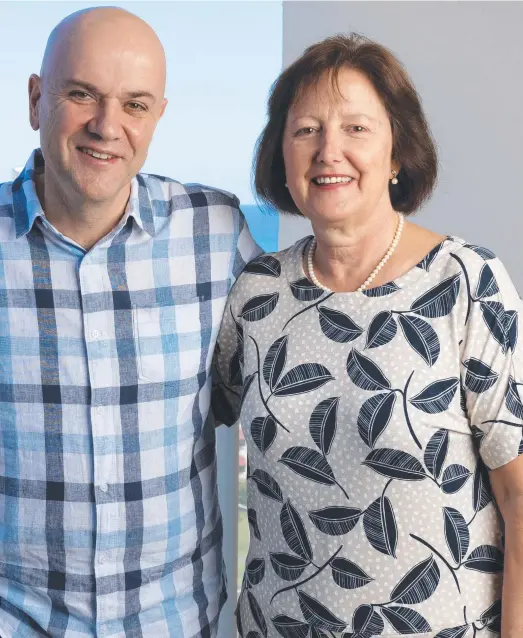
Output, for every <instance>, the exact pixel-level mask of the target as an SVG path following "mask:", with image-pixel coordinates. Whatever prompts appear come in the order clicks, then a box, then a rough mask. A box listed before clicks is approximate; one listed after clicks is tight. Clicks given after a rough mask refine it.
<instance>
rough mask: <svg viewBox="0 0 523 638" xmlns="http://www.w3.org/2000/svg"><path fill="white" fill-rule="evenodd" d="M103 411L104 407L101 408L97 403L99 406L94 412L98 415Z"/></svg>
mask: <svg viewBox="0 0 523 638" xmlns="http://www.w3.org/2000/svg"><path fill="white" fill-rule="evenodd" d="M103 413H104V409H103V408H102V406H101V405H99V406H98V407H97V408H96V414H98V416H102V414H103Z"/></svg>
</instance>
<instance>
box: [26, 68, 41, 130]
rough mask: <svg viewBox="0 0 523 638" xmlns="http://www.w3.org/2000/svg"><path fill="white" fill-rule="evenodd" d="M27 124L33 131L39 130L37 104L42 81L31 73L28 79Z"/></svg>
mask: <svg viewBox="0 0 523 638" xmlns="http://www.w3.org/2000/svg"><path fill="white" fill-rule="evenodd" d="M28 89H29V122H30V124H31V128H32V129H33V131H38V129H39V128H40V118H39V108H38V107H39V102H40V98H41V97H42V79H41V78H40V77H39V76H38V75H36V74H35V73H33V74H32V75H31V77H30V78H29V86H28Z"/></svg>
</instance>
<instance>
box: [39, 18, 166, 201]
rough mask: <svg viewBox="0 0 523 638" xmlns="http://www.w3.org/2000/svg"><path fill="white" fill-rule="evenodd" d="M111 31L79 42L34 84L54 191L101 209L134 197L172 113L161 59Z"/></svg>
mask: <svg viewBox="0 0 523 638" xmlns="http://www.w3.org/2000/svg"><path fill="white" fill-rule="evenodd" d="M109 26H110V25H108V26H107V27H103V26H102V27H100V28H98V29H97V30H96V31H94V30H93V29H91V30H90V31H89V32H87V30H85V33H84V34H82V33H80V35H79V36H78V35H77V36H76V37H71V38H70V41H71V42H70V44H68V45H64V46H61V50H60V51H59V52H58V53H57V54H56V55H55V59H54V60H52V63H51V64H49V67H50V69H49V71H44V74H43V77H42V78H38V77H37V76H32V77H31V80H30V86H29V88H30V101H31V124H32V126H33V128H34V129H39V130H40V142H41V148H42V153H43V156H44V160H45V165H46V185H47V184H51V185H52V186H53V187H54V188H55V190H57V192H59V193H60V194H61V195H62V197H64V198H65V200H66V201H67V200H68V199H69V198H70V199H71V201H72V202H73V201H76V202H78V200H80V201H81V202H86V203H88V202H92V203H93V204H94V203H96V204H97V205H99V204H101V203H104V202H111V201H114V200H115V199H116V198H118V195H119V194H125V192H127V194H128V189H129V184H130V181H131V179H132V178H133V177H134V175H136V173H138V172H139V170H140V169H141V167H142V166H143V164H144V162H145V159H146V157H147V151H148V148H149V144H150V142H151V138H152V136H153V133H154V130H155V128H156V124H157V123H158V120H159V119H160V117H161V116H162V114H163V111H164V109H165V105H166V100H165V99H164V97H163V94H164V80H165V78H164V71H163V65H162V64H161V62H159V61H158V60H157V57H158V56H157V51H156V50H154V47H153V48H152V49H153V50H152V51H151V50H148V48H147V46H141V43H140V40H139V38H136V39H133V38H132V37H131V36H130V35H129V34H128V35H127V36H126V35H125V33H119V32H118V31H117V30H116V29H113V30H112V32H111V30H110V28H109ZM115 31H116V32H115ZM73 40H74V41H73ZM63 49H66V51H65V52H64V50H63ZM149 49H151V47H149Z"/></svg>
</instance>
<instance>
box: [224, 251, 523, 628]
mask: <svg viewBox="0 0 523 638" xmlns="http://www.w3.org/2000/svg"><path fill="white" fill-rule="evenodd" d="M449 245H450V246H452V248H449ZM456 245H457V246H458V249H456ZM462 248H463V243H462V242H459V243H458V244H457V243H456V241H455V240H454V239H453V238H448V239H447V240H445V241H444V242H441V244H439V245H438V246H436V247H435V248H434V249H433V250H432V251H431V252H430V253H429V254H428V255H426V256H425V258H424V259H422V261H421V262H420V263H419V264H418V265H417V266H418V268H416V269H414V271H413V272H412V273H409V274H408V276H405V277H404V278H402V279H401V283H400V281H399V280H398V283H400V285H398V283H395V282H391V283H389V284H386V285H384V286H380V287H378V288H374V289H371V290H367V291H365V293H363V294H361V295H360V296H358V295H356V296H350V297H349V296H346V295H341V294H337V293H326V291H324V290H321V289H320V288H318V287H316V286H314V285H313V284H312V283H311V282H310V281H309V280H308V279H307V278H306V277H303V271H302V267H303V266H302V262H301V256H302V255H301V253H300V261H299V265H298V268H295V267H294V266H292V264H291V266H292V267H290V266H289V264H290V261H289V255H292V254H293V253H292V249H291V251H286V252H285V253H281V254H280V255H281V257H280V255H277V256H276V257H279V259H276V258H274V257H271V256H270V255H264V256H263V257H260V258H258V259H256V260H255V261H254V262H251V264H250V265H249V266H248V268H247V272H248V273H250V275H249V277H248V278H247V281H248V285H247V286H246V285H245V284H243V288H242V278H240V281H239V282H238V285H237V286H236V287H235V292H233V295H232V296H231V299H232V301H231V303H230V304H229V307H228V308H227V312H226V314H225V315H224V320H226V321H227V323H228V326H227V330H229V332H228V333H227V334H226V338H225V339H223V340H221V337H220V342H219V343H218V344H217V348H216V353H217V356H218V358H219V360H220V363H219V369H218V371H217V374H216V377H215V379H214V381H215V385H217V386H218V390H217V391H216V392H215V393H214V394H213V396H212V403H213V408H214V409H215V414H217V413H218V414H219V413H220V412H221V414H222V415H225V416H226V418H227V419H228V421H229V422H230V423H232V422H234V421H237V420H238V414H237V410H238V405H237V404H238V402H239V401H240V399H241V401H242V405H243V408H242V413H241V415H240V416H241V423H242V427H243V429H244V433H245V435H246V436H245V439H246V441H247V444H248V447H249V461H248V467H247V478H248V480H250V481H251V482H252V485H251V486H250V487H249V490H248V499H249V509H248V511H247V518H248V522H249V527H250V533H251V549H250V553H249V556H248V559H247V565H246V569H245V575H244V581H243V585H242V589H241V593H240V603H239V608H238V611H237V624H238V629H239V631H240V633H241V635H244V636H245V637H246V638H268V636H269V635H270V636H272V635H278V636H283V637H284V638H330V636H333V635H334V634H335V635H337V636H338V635H340V636H341V635H343V638H372V637H373V636H380V635H382V634H387V635H388V633H391V634H392V633H394V634H395V635H397V634H400V635H408V634H410V635H412V634H418V635H419V634H423V635H425V634H426V633H428V632H430V635H431V636H432V635H437V638H468V636H469V634H471V633H474V631H476V633H478V635H479V633H483V629H484V630H485V631H486V632H487V633H488V631H490V632H496V631H497V632H498V633H499V631H500V623H501V605H500V601H499V600H496V601H495V602H494V599H495V598H496V599H498V598H499V597H500V594H501V590H500V587H499V586H498V584H499V585H500V584H501V582H502V579H501V578H494V579H492V577H491V575H495V576H496V575H497V574H501V573H502V570H503V553H502V548H503V546H504V541H503V538H502V540H501V542H500V543H499V547H498V543H497V541H496V546H494V545H491V544H490V543H491V542H492V540H491V539H493V538H496V539H497V538H498V536H500V535H501V534H502V530H501V529H500V528H499V526H498V524H497V522H496V521H497V520H498V519H497V518H496V516H495V510H494V505H493V496H492V488H491V486H490V481H489V469H488V468H487V466H486V465H485V463H484V462H483V461H482V460H481V458H480V456H479V450H480V448H481V454H482V455H483V456H485V458H486V459H487V460H488V463H489V465H492V466H493V467H496V465H495V463H496V462H497V463H498V464H499V462H501V461H505V462H506V460H508V459H509V457H507V453H508V452H509V450H510V453H511V454H512V455H513V456H515V455H516V454H517V453H519V454H523V425H522V424H523V402H522V400H521V397H520V394H521V393H520V390H519V385H521V384H520V383H518V380H519V379H520V377H522V375H521V373H520V372H519V370H518V368H517V365H514V364H515V363H516V362H517V361H518V358H517V356H515V357H511V354H512V353H515V354H519V353H518V351H517V350H518V349H519V348H520V345H519V344H518V328H519V326H518V322H519V320H518V313H517V311H516V310H514V308H518V307H519V303H520V302H519V300H516V298H515V296H514V292H513V291H512V290H511V289H510V287H508V288H507V290H505V289H504V282H505V278H504V277H503V278H500V279H499V280H498V281H496V277H495V276H494V273H497V272H498V270H497V266H496V267H495V266H494V265H493V264H490V263H489V264H487V263H486V262H487V261H488V260H490V259H493V258H494V256H493V255H492V254H491V253H489V251H485V250H483V249H481V248H477V247H474V246H469V248H470V249H469V250H468V251H467V250H462ZM478 256H479V257H478ZM292 258H293V259H294V257H292ZM420 271H425V272H420ZM500 272H502V269H501V271H500ZM284 273H285V276H284ZM252 275H259V276H254V277H253V276H252ZM289 275H290V276H289ZM403 282H405V285H403ZM400 286H401V291H400ZM238 290H240V292H238ZM396 293H398V294H396ZM502 298H503V303H500V301H501V299H502ZM498 299H499V301H498ZM505 304H506V306H505ZM505 308H506V309H505ZM316 316H317V317H318V318H317V319H316ZM246 330H247V331H246ZM399 331H400V332H401V335H400V336H398V332H399ZM247 336H248V338H249V343H250V341H251V340H252V341H253V343H254V348H251V347H249V348H247V349H245V350H244V340H245V339H246V338H247ZM358 339H359V341H358ZM357 344H359V345H357ZM354 346H356V347H354ZM506 353H508V356H502V355H505V354H506ZM340 357H341V358H340ZM309 361H310V363H309ZM511 362H512V363H511ZM509 365H511V366H512V367H511V368H510V369H509V367H508V366H509ZM343 366H345V370H346V372H347V374H346V375H345V374H344V372H343ZM510 373H511V374H512V376H511V377H510V378H509V380H508V384H507V385H506V386H505V384H506V383H507V382H506V379H507V378H508V377H509V374H510ZM445 377H446V378H445ZM242 380H243V390H242V393H241V396H240V392H239V391H238V388H239V387H241V385H242ZM522 380H523V379H522ZM501 382H503V388H501V385H500V384H501ZM251 385H252V386H253V387H252V388H251ZM499 392H505V395H504V398H503V399H502V403H503V402H504V403H503V405H501V406H500V401H499ZM312 393H313V394H312ZM457 395H458V396H457ZM501 396H502V397H503V394H502V395H501ZM458 399H459V401H458ZM508 413H510V414H508ZM469 415H471V416H470V417H469ZM471 418H474V423H476V424H477V425H473V423H472V422H470V419H471ZM463 419H466V420H467V421H468V423H469V427H470V434H471V436H470V437H465V436H464V435H465V434H466V432H463V431H462V425H461V423H467V421H464V420H463ZM453 423H454V424H457V427H456V425H453ZM280 428H281V429H280ZM438 428H439V429H438ZM356 429H357V433H356ZM502 437H504V438H502ZM466 438H467V439H468V441H469V442H470V443H471V445H462V444H463V443H465V439H466ZM496 445H498V446H499V445H503V454H502V453H501V450H497V449H496ZM276 448H278V449H277V454H275V449H276ZM276 479H277V480H276ZM426 479H427V480H426ZM421 481H425V483H424V484H422V485H421V484H420V485H416V486H412V485H409V482H416V483H419V482H421ZM345 486H346V487H347V489H348V491H349V492H350V499H349V495H348V493H347V492H346V491H345V489H344V487H345ZM438 491H439V493H438ZM342 493H343V494H342ZM407 498H409V499H411V500H413V501H414V503H413V508H412V510H411V511H406V510H405V503H406V499H407ZM422 500H423V501H424V507H425V510H426V513H427V512H430V513H431V515H432V516H433V520H430V519H429V520H427V518H426V517H425V516H423V517H422V516H421V511H419V510H418V503H421V501H422ZM347 502H348V503H350V505H351V507H347V506H346V505H345V503H347ZM253 506H254V507H253ZM471 506H472V509H471ZM484 509H485V510H487V513H486V514H485V515H483V516H481V517H479V516H477V514H478V513H480V512H481V511H483V510H484ZM278 515H279V517H280V524H279V525H278V524H277V518H276V517H277V516H278ZM438 517H439V518H438ZM360 522H361V526H360V528H359V529H358V523H360ZM275 523H276V524H275ZM442 523H443V525H442ZM424 526H428V527H427V529H431V530H433V533H432V534H431V533H429V534H428V536H427V534H426V533H424V532H423V531H422V529H425V527H424ZM265 530H267V532H266V531H265ZM262 532H263V539H262ZM442 533H443V536H444V539H443V538H442ZM420 534H421V536H420ZM275 535H276V536H275ZM349 535H350V536H349ZM363 537H364V540H363V545H362V542H361V541H362V538H363ZM438 539H439V540H438ZM413 542H414V543H419V545H413ZM472 542H473V543H474V544H473V545H472V546H471V543H472ZM431 543H433V544H434V547H433V546H432V545H431ZM420 546H423V547H425V550H423V549H422V550H421V551H426V550H428V552H427V553H426V554H425V555H423V554H422V556H421V557H418V558H416V559H415V560H412V556H418V555H417V554H413V553H412V552H411V551H410V549H412V548H413V547H417V548H418V550H419V548H420ZM344 548H345V551H343V550H344ZM500 548H501V549H500ZM269 550H271V551H269ZM380 554H382V555H383V556H382V558H381V559H380V558H379V555H380ZM422 559H423V560H422ZM419 561H421V562H419ZM380 562H382V563H383V565H386V569H387V572H388V573H389V576H391V575H392V581H390V580H389V579H387V582H390V585H388V587H389V589H388V590H387V588H386V589H385V591H386V592H390V596H389V597H387V594H385V596H383V585H384V581H383V582H381V584H380V579H383V573H382V572H383V570H382V568H380V567H379V563H380ZM415 563H417V564H416V565H414V564H415ZM413 565H414V567H413ZM440 570H441V571H442V573H441V574H440ZM464 570H467V572H472V573H471V574H470V576H471V578H469V579H467V578H466V574H465V573H464ZM473 573H476V576H474V575H473ZM449 576H450V578H449ZM374 578H376V580H377V582H373V579H374ZM482 578H483V579H484V582H487V581H488V582H491V583H493V584H495V587H493V588H492V592H493V596H492V598H491V599H488V598H487V599H486V602H485V603H484V605H483V607H487V606H489V605H490V607H489V608H488V609H487V610H485V612H483V614H482V615H481V618H480V619H479V621H478V620H477V619H478V615H477V612H478V611H481V609H480V610H478V609H477V608H476V607H477V606H476V607H474V600H473V597H474V593H473V591H472V590H471V585H470V583H471V582H472V583H474V582H475V581H476V582H477V583H478V584H480V581H481V579H482ZM440 580H441V582H440ZM452 581H454V582H452ZM484 582H483V585H481V586H482V587H483V591H486V590H485V589H484ZM395 583H397V584H396V585H395V587H393V588H392V586H393V585H394V584H395ZM454 585H455V586H456V587H454ZM456 588H457V591H458V593H459V594H460V595H459V596H456V595H455V590H456ZM390 589H392V591H390ZM356 590H357V591H356ZM442 590H443V591H442ZM380 591H381V594H380V593H379V592H380ZM451 591H452V593H451ZM435 592H436V595H434V593H435ZM349 594H350V595H349ZM271 596H272V598H271ZM440 596H441V598H440ZM443 598H445V599H446V600H447V601H448V607H447V606H446V605H443V606H440V605H439V602H440V601H441V600H442V599H443ZM384 599H385V600H384ZM269 601H270V602H269ZM491 603H493V604H491ZM298 604H299V609H298ZM418 605H419V607H418ZM413 607H416V610H415V609H414V608H413ZM240 610H241V611H240ZM284 610H285V612H286V613H283V612H284ZM279 612H281V613H279ZM287 614H288V615H287ZM467 617H470V621H469V620H467ZM269 618H270V619H271V620H270V621H269ZM460 619H461V623H462V624H459V623H460ZM472 619H476V620H472ZM267 623H268V624H269V625H270V628H267ZM348 623H351V624H350V625H348ZM242 625H243V626H242ZM385 625H387V627H385ZM431 626H432V627H435V629H431ZM391 628H392V629H391ZM271 632H272V633H271ZM343 632H345V633H343ZM347 632H349V633H347ZM489 635H490V634H489Z"/></svg>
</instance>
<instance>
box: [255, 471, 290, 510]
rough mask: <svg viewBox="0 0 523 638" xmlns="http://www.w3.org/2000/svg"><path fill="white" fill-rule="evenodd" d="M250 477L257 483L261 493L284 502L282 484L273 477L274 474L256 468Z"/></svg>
mask: <svg viewBox="0 0 523 638" xmlns="http://www.w3.org/2000/svg"><path fill="white" fill-rule="evenodd" d="M250 478H251V479H252V480H253V481H254V482H255V483H256V486H257V487H258V489H259V491H260V492H261V494H263V495H264V496H267V497H268V498H270V499H272V500H273V501H278V502H279V503H283V496H282V493H281V489H280V486H279V485H278V483H277V481H275V480H274V479H273V478H272V476H270V475H269V474H267V472H265V471H264V470H254V472H253V473H252V474H251V477H250Z"/></svg>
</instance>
